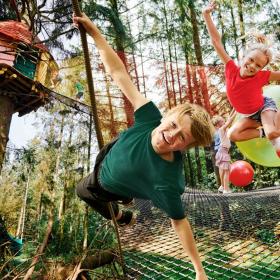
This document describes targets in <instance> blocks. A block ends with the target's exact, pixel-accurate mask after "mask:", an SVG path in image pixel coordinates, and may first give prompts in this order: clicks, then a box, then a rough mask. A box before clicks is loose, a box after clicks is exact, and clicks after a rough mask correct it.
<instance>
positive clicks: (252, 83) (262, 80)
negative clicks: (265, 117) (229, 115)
mask: <svg viewBox="0 0 280 280" xmlns="http://www.w3.org/2000/svg"><path fill="white" fill-rule="evenodd" d="M225 76H226V89H227V97H228V99H229V102H230V104H231V105H232V107H233V108H234V109H235V110H236V111H237V112H238V113H241V114H253V113H255V112H257V111H259V110H260V109H261V108H262V106H263V104H264V97H263V91H262V87H263V86H264V85H266V84H267V83H268V82H269V76H270V71H259V72H257V74H256V75H254V76H252V77H246V78H242V77H241V76H240V67H238V66H237V65H236V64H235V62H234V61H233V60H230V61H229V62H228V63H227V64H226V68H225Z"/></svg>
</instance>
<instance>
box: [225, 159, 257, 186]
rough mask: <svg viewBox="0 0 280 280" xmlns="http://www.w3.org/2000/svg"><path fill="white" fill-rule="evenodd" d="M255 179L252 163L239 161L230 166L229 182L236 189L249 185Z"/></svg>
mask: <svg viewBox="0 0 280 280" xmlns="http://www.w3.org/2000/svg"><path fill="white" fill-rule="evenodd" d="M253 177H254V169H253V167H252V165H251V164H250V163H248V162H247V161H244V160H237V161H235V162H234V163H232V164H231V166H230V173H229V180H230V182H231V183H232V184H233V185H235V186H236V187H245V186H247V185H249V184H250V183H251V182H252V180H253Z"/></svg>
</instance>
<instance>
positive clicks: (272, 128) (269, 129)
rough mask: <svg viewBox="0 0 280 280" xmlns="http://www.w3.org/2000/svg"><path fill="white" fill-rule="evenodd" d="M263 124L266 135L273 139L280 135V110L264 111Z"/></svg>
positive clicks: (262, 115)
mask: <svg viewBox="0 0 280 280" xmlns="http://www.w3.org/2000/svg"><path fill="white" fill-rule="evenodd" d="M261 118H262V125H263V129H264V132H265V135H266V137H267V138H268V139H269V140H273V139H275V138H277V137H279V136H280V112H275V111H272V110H267V111H264V112H262V114H261Z"/></svg>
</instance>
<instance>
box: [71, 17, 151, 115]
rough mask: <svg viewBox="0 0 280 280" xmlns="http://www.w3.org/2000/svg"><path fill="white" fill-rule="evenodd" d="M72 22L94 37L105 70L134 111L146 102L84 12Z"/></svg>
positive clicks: (120, 62)
mask: <svg viewBox="0 0 280 280" xmlns="http://www.w3.org/2000/svg"><path fill="white" fill-rule="evenodd" d="M73 22H74V24H78V23H80V24H82V25H83V27H84V28H85V30H86V31H87V33H88V34H89V35H90V36H91V37H92V38H93V39H94V42H95V45H96V47H97V49H98V51H99V54H100V57H101V60H102V62H103V64H104V66H105V69H106V71H107V72H108V73H109V74H110V75H111V77H112V79H113V80H114V82H115V83H116V85H117V86H118V87H119V88H120V89H121V91H122V92H123V93H124V95H125V96H126V97H127V98H128V100H129V101H130V102H131V103H132V106H133V108H134V110H135V111H136V110H137V109H138V108H140V107H141V106H142V105H144V104H145V103H147V102H148V100H147V99H146V98H145V97H144V96H143V95H142V94H141V93H140V92H139V91H138V89H137V88H136V86H135V85H134V84H133V82H132V81H131V78H130V76H129V75H128V73H127V70H126V68H125V66H124V64H123V62H122V61H121V59H120V58H119V57H118V55H117V54H116V53H115V51H114V50H113V49H112V48H111V46H110V45H109V44H108V42H107V41H106V39H105V38H104V37H103V36H102V34H101V32H100V31H99V29H98V28H97V26H96V25H95V24H94V23H93V22H92V21H91V20H90V19H89V18H88V17H87V16H86V15H85V14H83V15H82V17H76V16H74V17H73Z"/></svg>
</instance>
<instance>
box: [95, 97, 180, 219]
mask: <svg viewBox="0 0 280 280" xmlns="http://www.w3.org/2000/svg"><path fill="white" fill-rule="evenodd" d="M134 117H135V123H134V125H133V126H132V127H130V128H129V129H127V130H126V131H124V132H122V133H121V134H120V136H119V139H118V141H117V142H116V144H115V145H114V146H113V147H112V149H111V150H110V151H109V152H108V154H107V155H106V157H105V159H104V160H103V162H102V166H101V169H100V172H99V180H100V183H101V185H102V186H103V187H104V189H106V190H107V191H110V192H112V193H115V194H118V195H122V196H126V197H136V198H143V199H150V200H151V201H152V202H153V204H154V205H155V206H156V207H158V208H160V209H162V210H164V211H165V212H166V213H167V215H168V216H169V217H170V218H172V219H182V218H184V217H185V213H184V209H183V206H182V201H181V194H182V193H183V192H184V186H185V180H184V175H183V162H182V155H181V153H180V152H175V157H174V161H172V162H170V161H166V160H164V159H162V158H161V157H160V156H159V155H158V154H157V153H156V152H155V151H154V149H153V147H152V144H151V133H152V131H153V130H154V129H155V128H156V127H157V126H158V125H159V124H160V120H161V118H162V116H161V114H160V112H159V110H158V108H157V107H156V106H155V105H154V103H152V102H149V103H147V104H145V105H143V106H142V107H140V108H139V109H138V110H137V111H135V113H134Z"/></svg>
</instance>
